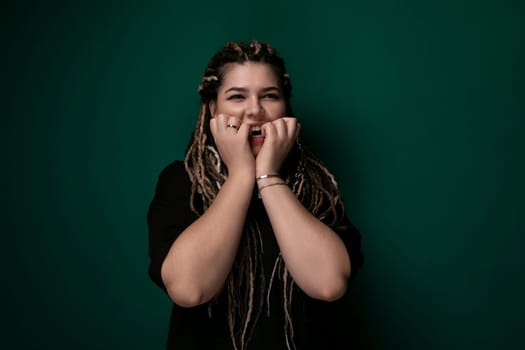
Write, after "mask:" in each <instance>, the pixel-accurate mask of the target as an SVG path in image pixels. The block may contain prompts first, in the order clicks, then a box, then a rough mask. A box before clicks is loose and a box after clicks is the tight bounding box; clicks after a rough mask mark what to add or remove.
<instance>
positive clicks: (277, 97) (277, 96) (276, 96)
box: [263, 94, 281, 100]
mask: <svg viewBox="0 0 525 350" xmlns="http://www.w3.org/2000/svg"><path fill="white" fill-rule="evenodd" d="M263 98H265V99H267V100H278V99H280V98H281V96H279V95H278V94H266V95H264V96H263Z"/></svg>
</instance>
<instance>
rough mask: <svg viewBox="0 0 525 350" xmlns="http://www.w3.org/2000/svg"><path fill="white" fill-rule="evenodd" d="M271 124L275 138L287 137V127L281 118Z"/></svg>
mask: <svg viewBox="0 0 525 350" xmlns="http://www.w3.org/2000/svg"><path fill="white" fill-rule="evenodd" d="M272 123H273V124H274V126H275V130H276V131H277V136H279V137H286V136H287V135H288V133H287V129H288V127H287V125H286V121H285V120H284V119H283V118H279V119H277V120H274V121H273V122H272Z"/></svg>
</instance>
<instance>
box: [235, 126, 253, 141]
mask: <svg viewBox="0 0 525 350" xmlns="http://www.w3.org/2000/svg"><path fill="white" fill-rule="evenodd" d="M250 131H251V127H250V125H249V124H248V123H241V125H240V126H239V128H238V129H237V134H238V135H240V136H242V137H244V138H245V139H248V136H249V135H250Z"/></svg>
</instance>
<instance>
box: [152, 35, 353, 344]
mask: <svg viewBox="0 0 525 350" xmlns="http://www.w3.org/2000/svg"><path fill="white" fill-rule="evenodd" d="M199 93H200V96H201V109H200V114H199V117H198V121H197V125H196V128H195V130H194V132H193V135H192V137H191V140H190V143H189V146H188V149H187V151H186V157H185V160H184V162H182V161H175V162H174V163H172V164H170V165H169V166H168V167H166V169H164V170H163V172H162V173H161V175H160V177H159V181H158V184H157V188H156V193H155V197H154V199H153V201H152V203H151V205H150V208H149V212H148V224H149V237H150V258H151V262H150V269H149V273H150V276H151V278H152V279H153V281H154V282H155V283H156V284H158V285H159V286H160V287H161V288H163V289H164V290H165V291H166V293H167V294H168V296H169V297H170V298H171V300H172V301H173V303H174V304H173V311H172V318H171V323H170V330H169V336H168V349H239V350H241V349H294V348H297V349H317V348H320V347H321V346H322V347H323V348H329V347H327V346H331V347H332V348H333V347H334V346H336V343H338V342H340V340H341V339H342V337H341V334H340V332H338V329H339V328H338V326H339V325H338V322H337V321H338V316H337V315H336V314H335V309H336V308H334V307H333V305H335V304H334V303H330V302H332V301H335V300H338V299H340V298H341V297H342V296H343V295H344V294H345V292H346V290H347V286H348V281H349V278H350V276H353V275H355V273H356V271H357V269H358V268H359V267H360V266H361V264H362V255H361V252H360V235H359V233H358V232H357V230H356V229H355V228H354V227H353V226H352V224H351V223H350V222H349V221H348V219H347V218H346V216H345V215H344V210H343V203H342V201H341V197H340V193H339V190H338V188H337V184H336V182H335V180H334V177H333V176H332V174H331V173H330V172H329V171H328V169H326V167H325V166H324V165H323V164H322V163H321V162H320V161H319V160H318V159H317V158H315V157H314V156H313V155H312V154H310V153H308V152H306V151H305V150H304V149H303V148H302V146H301V144H300V143H299V141H298V134H299V129H300V125H299V124H298V123H297V120H296V119H295V118H294V117H292V116H293V114H292V109H291V105H290V96H291V84H290V81H289V77H288V74H287V73H286V69H285V65H284V61H283V60H282V59H281V58H280V57H279V56H278V55H277V54H276V52H275V50H274V49H273V48H272V47H271V46H270V45H268V44H261V43H259V42H257V41H253V42H251V43H250V44H243V43H228V44H227V45H226V46H225V47H224V48H223V49H222V50H221V51H219V52H218V53H217V54H216V55H215V56H214V57H213V58H212V59H211V61H210V63H209V64H208V66H207V68H206V71H205V73H204V77H203V78H202V83H201V85H200V86H199ZM337 309H339V307H338V308H337ZM330 343H331V345H330Z"/></svg>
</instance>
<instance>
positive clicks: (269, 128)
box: [261, 122, 277, 140]
mask: <svg viewBox="0 0 525 350" xmlns="http://www.w3.org/2000/svg"><path fill="white" fill-rule="evenodd" d="M261 130H262V132H263V135H264V137H265V139H269V140H271V139H273V138H275V137H276V135H277V130H276V129H275V125H274V124H273V123H272V122H269V123H264V124H263V125H262V126H261Z"/></svg>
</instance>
